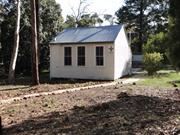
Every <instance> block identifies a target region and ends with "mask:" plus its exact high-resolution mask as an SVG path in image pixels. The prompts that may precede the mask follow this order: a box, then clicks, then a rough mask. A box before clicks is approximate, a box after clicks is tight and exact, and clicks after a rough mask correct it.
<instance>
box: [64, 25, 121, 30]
mask: <svg viewBox="0 0 180 135" xmlns="http://www.w3.org/2000/svg"><path fill="white" fill-rule="evenodd" d="M114 26H122V24H117V25H105V26H87V27H72V28H65V29H64V30H70V29H89V28H104V27H114ZM64 30H63V31H64Z"/></svg>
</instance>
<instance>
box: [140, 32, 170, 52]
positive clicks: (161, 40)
mask: <svg viewBox="0 0 180 135" xmlns="http://www.w3.org/2000/svg"><path fill="white" fill-rule="evenodd" d="M166 39H167V38H166V34H165V33H164V32H160V33H158V34H156V35H150V36H149V38H148V40H147V43H146V44H145V45H144V46H143V52H145V53H153V52H159V53H165V52H166V48H167V46H166Z"/></svg>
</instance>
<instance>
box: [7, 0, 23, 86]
mask: <svg viewBox="0 0 180 135" xmlns="http://www.w3.org/2000/svg"><path fill="white" fill-rule="evenodd" d="M16 5H17V6H16V8H17V18H16V30H15V33H14V46H13V52H12V56H11V62H10V66H9V76H8V82H9V83H14V81H15V68H16V61H17V56H18V49H19V32H20V19H21V1H20V0H16Z"/></svg>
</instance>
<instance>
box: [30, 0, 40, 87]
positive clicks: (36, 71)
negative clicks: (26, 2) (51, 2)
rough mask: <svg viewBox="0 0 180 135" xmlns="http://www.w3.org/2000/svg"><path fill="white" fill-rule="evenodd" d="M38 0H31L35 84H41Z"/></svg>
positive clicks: (33, 76) (33, 77)
mask: <svg viewBox="0 0 180 135" xmlns="http://www.w3.org/2000/svg"><path fill="white" fill-rule="evenodd" d="M36 2H37V1H36V0H31V31H32V80H33V84H34V85H39V67H38V64H39V59H38V36H37V15H36Z"/></svg>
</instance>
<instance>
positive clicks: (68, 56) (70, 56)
mask: <svg viewBox="0 0 180 135" xmlns="http://www.w3.org/2000/svg"><path fill="white" fill-rule="evenodd" d="M66 48H70V52H71V54H70V55H67V56H66ZM66 58H70V64H66ZM64 66H72V47H71V46H64Z"/></svg>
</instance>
